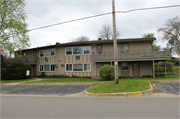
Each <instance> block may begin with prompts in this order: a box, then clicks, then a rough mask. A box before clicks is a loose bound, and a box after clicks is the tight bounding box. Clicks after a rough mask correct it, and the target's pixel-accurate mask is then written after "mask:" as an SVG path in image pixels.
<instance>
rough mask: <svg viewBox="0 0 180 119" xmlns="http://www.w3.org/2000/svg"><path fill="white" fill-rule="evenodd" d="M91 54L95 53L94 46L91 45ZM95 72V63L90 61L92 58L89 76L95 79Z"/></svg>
mask: <svg viewBox="0 0 180 119" xmlns="http://www.w3.org/2000/svg"><path fill="white" fill-rule="evenodd" d="M91 52H96V45H95V44H94V45H91ZM96 72H97V68H96V63H95V62H93V61H92V57H91V76H92V77H96Z"/></svg>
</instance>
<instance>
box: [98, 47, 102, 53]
mask: <svg viewBox="0 0 180 119" xmlns="http://www.w3.org/2000/svg"><path fill="white" fill-rule="evenodd" d="M97 49H98V53H99V54H101V51H102V47H101V46H98V47H97Z"/></svg>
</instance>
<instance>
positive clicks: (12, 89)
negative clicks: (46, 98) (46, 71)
mask: <svg viewBox="0 0 180 119" xmlns="http://www.w3.org/2000/svg"><path fill="white" fill-rule="evenodd" d="M91 86H93V85H1V94H18V95H69V94H73V93H78V92H81V91H83V90H85V89H87V88H90V87H91Z"/></svg>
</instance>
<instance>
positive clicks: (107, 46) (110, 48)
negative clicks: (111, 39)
mask: <svg viewBox="0 0 180 119" xmlns="http://www.w3.org/2000/svg"><path fill="white" fill-rule="evenodd" d="M108 51H113V44H112V43H109V44H103V52H108Z"/></svg>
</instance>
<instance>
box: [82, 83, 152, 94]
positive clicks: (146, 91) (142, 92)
mask: <svg viewBox="0 0 180 119" xmlns="http://www.w3.org/2000/svg"><path fill="white" fill-rule="evenodd" d="M149 84H150V87H151V88H150V89H148V90H144V91H137V92H122V93H90V92H87V89H86V90H85V91H84V92H85V95H86V96H139V95H145V94H150V93H153V87H152V85H151V82H150V81H149Z"/></svg>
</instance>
